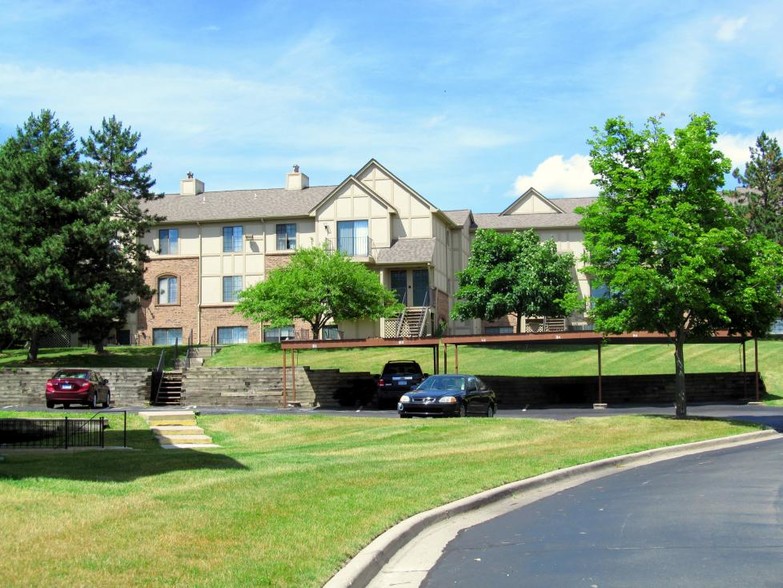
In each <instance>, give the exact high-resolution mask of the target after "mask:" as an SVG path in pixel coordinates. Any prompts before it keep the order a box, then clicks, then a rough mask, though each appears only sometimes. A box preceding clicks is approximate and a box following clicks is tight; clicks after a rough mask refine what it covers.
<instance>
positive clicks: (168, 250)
mask: <svg viewBox="0 0 783 588" xmlns="http://www.w3.org/2000/svg"><path fill="white" fill-rule="evenodd" d="M158 241H159V243H160V247H158V253H160V254H161V255H176V254H177V253H179V229H160V230H159V231H158Z"/></svg>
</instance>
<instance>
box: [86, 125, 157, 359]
mask: <svg viewBox="0 0 783 588" xmlns="http://www.w3.org/2000/svg"><path fill="white" fill-rule="evenodd" d="M139 139H140V135H139V133H134V132H133V131H132V130H131V129H130V128H123V126H122V122H120V121H118V120H117V119H116V117H114V116H112V117H111V118H109V119H108V120H107V119H104V120H103V123H102V124H101V127H100V129H97V130H96V129H93V128H90V134H89V135H88V137H87V138H86V139H82V155H83V171H84V177H85V181H86V183H87V186H88V191H87V194H86V195H85V197H84V198H83V199H82V201H81V202H80V211H81V214H82V219H83V224H80V225H79V226H78V229H79V230H78V231H74V232H73V233H72V235H71V237H72V238H73V242H72V245H73V247H74V249H76V250H77V251H78V254H77V259H78V260H79V263H78V264H77V265H76V266H75V268H76V269H77V272H78V274H79V275H77V276H74V278H75V280H79V279H80V278H81V283H82V285H83V290H82V293H83V299H82V300H81V304H80V308H79V312H78V314H77V322H76V324H74V325H73V327H74V329H75V330H78V331H79V333H80V334H81V335H82V336H83V337H85V338H89V339H90V341H92V343H93V344H94V345H95V349H96V351H98V352H102V351H103V342H104V340H105V339H106V337H108V336H109V334H110V332H111V331H112V329H119V328H121V327H122V326H123V324H124V323H125V318H126V316H127V314H128V313H129V312H134V311H136V310H137V309H138V307H139V300H140V299H144V298H150V297H151V296H152V294H153V292H152V290H151V289H150V288H149V286H147V285H146V284H145V282H144V263H145V262H146V261H148V256H147V248H146V247H145V246H144V245H143V244H142V241H141V238H142V237H143V236H144V233H145V232H147V231H148V230H149V228H150V227H151V226H152V225H153V224H154V223H155V222H159V221H160V220H162V219H159V218H156V217H153V216H151V215H149V214H148V213H146V212H145V211H144V210H143V209H142V206H141V203H142V202H144V201H147V200H150V199H152V198H155V197H156V195H155V194H153V192H152V187H153V186H154V185H155V181H154V180H153V179H151V178H150V175H149V172H150V169H151V165H150V164H148V163H147V164H142V163H141V160H142V158H143V157H144V156H145V155H146V153H147V150H146V149H139V147H138V145H139ZM80 270H83V271H80Z"/></svg>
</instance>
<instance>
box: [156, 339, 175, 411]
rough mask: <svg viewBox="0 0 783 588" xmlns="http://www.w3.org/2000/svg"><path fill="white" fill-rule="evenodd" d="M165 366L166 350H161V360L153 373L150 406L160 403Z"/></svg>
mask: <svg viewBox="0 0 783 588" xmlns="http://www.w3.org/2000/svg"><path fill="white" fill-rule="evenodd" d="M175 344H176V343H175ZM175 357H176V356H175ZM165 364H166V350H165V349H161V350H160V359H158V365H157V366H156V367H155V369H154V370H153V372H152V386H151V389H150V404H155V403H156V402H157V401H158V393H159V392H160V386H161V384H162V383H163V366H164V365H165Z"/></svg>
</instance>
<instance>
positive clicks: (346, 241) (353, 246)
mask: <svg viewBox="0 0 783 588" xmlns="http://www.w3.org/2000/svg"><path fill="white" fill-rule="evenodd" d="M337 249H338V250H339V251H342V252H343V253H345V254H346V255H349V256H351V257H367V256H369V255H370V232H369V229H368V227H367V221H366V220H356V221H338V223H337Z"/></svg>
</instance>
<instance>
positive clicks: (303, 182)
mask: <svg viewBox="0 0 783 588" xmlns="http://www.w3.org/2000/svg"><path fill="white" fill-rule="evenodd" d="M309 187H310V178H308V177H307V176H306V175H305V174H303V173H302V172H300V171H299V166H298V165H295V166H294V170H293V171H291V172H288V175H287V176H286V177H285V189H286V190H304V189H305V188H309Z"/></svg>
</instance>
